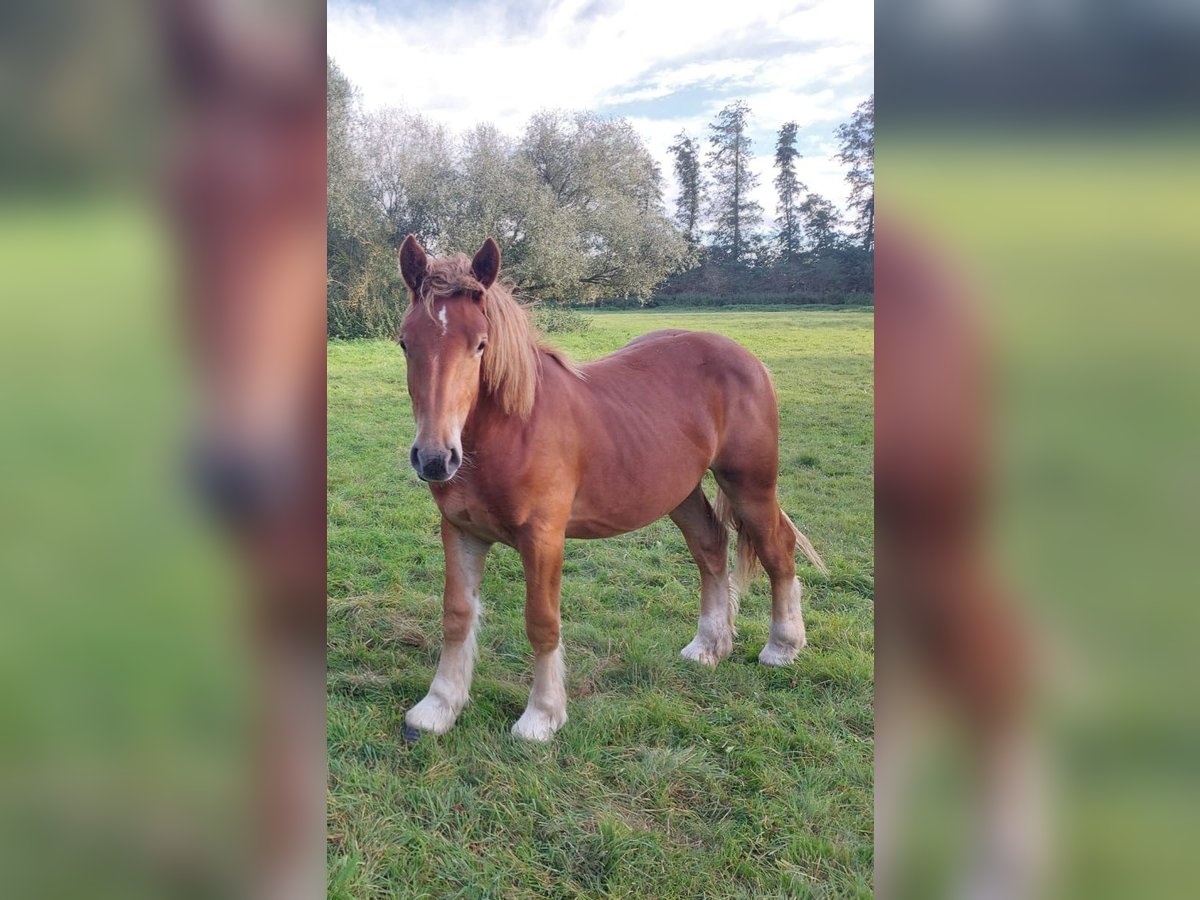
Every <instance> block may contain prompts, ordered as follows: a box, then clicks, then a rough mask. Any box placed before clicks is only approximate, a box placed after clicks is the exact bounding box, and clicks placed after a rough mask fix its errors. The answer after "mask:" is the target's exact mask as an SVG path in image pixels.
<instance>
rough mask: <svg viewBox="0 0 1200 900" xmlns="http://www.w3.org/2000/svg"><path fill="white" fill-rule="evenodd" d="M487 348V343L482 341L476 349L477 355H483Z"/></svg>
mask: <svg viewBox="0 0 1200 900" xmlns="http://www.w3.org/2000/svg"><path fill="white" fill-rule="evenodd" d="M486 346H487V341H480V342H479V346H478V347H476V348H475V352H476V353H482V352H483V348H484V347H486Z"/></svg>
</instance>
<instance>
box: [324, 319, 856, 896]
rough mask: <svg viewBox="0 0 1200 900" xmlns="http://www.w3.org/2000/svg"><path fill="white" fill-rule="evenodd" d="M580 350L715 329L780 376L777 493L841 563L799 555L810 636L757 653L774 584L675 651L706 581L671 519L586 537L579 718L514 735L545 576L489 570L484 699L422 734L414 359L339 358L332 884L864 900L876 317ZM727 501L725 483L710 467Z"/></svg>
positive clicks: (573, 654)
mask: <svg viewBox="0 0 1200 900" xmlns="http://www.w3.org/2000/svg"><path fill="white" fill-rule="evenodd" d="M587 317H588V319H589V321H590V323H591V327H590V329H589V330H588V331H586V332H582V333H570V334H557V335H554V336H553V343H555V344H556V345H557V346H559V347H562V348H563V349H565V350H567V351H568V352H570V353H571V354H572V355H573V356H574V357H575V358H577V359H580V360H587V359H591V358H594V357H596V356H600V355H603V354H604V353H608V352H610V351H612V350H614V349H616V348H618V347H620V346H622V345H623V344H625V343H626V342H627V341H628V340H629V339H631V338H632V337H634V336H636V335H638V334H642V333H645V332H647V331H653V330H655V329H658V328H668V327H671V328H689V329H694V330H709V331H717V332H720V333H722V334H725V335H728V336H729V337H731V338H733V339H735V340H738V341H740V342H741V343H743V344H744V345H745V346H746V347H748V348H749V349H750V350H752V351H753V352H755V353H756V354H757V355H758V356H759V358H760V359H762V360H763V361H764V362H765V363H766V364H767V366H768V367H769V368H770V370H771V372H772V375H773V376H774V379H775V385H776V390H777V392H778V395H779V400H780V411H781V420H782V423H781V424H782V429H781V430H782V438H781V445H782V446H781V472H780V499H781V503H782V505H783V508H784V509H785V510H786V511H787V512H788V513H789V514H790V515H791V516H792V518H793V519H794V521H795V522H796V524H797V525H798V526H799V527H800V528H801V530H803V531H804V532H805V533H806V534H807V535H808V536H809V537H810V538H811V539H812V541H813V544H814V545H815V546H816V548H817V550H818V552H820V553H821V555H822V556H823V557H824V559H825V562H826V563H827V564H828V565H829V567H830V570H831V575H830V577H829V578H825V577H823V576H821V575H820V574H819V573H817V572H816V570H814V569H813V568H812V567H811V566H809V565H807V564H804V565H801V566H800V568H799V574H800V577H801V580H802V581H803V582H804V585H805V618H806V622H807V626H808V640H809V644H808V648H807V649H806V650H805V651H803V652H802V653H801V655H800V657H799V659H798V660H797V661H796V662H795V663H794V664H793V665H791V666H787V667H784V668H781V669H768V668H764V667H762V666H759V665H758V664H757V662H756V656H757V654H758V651H759V650H760V649H761V647H762V645H763V643H764V642H765V641H766V638H767V626H768V622H769V609H770V594H769V590H768V587H767V581H766V579H765V578H764V577H762V576H761V575H760V577H759V578H758V579H756V581H755V583H754V587H753V590H751V591H750V592H749V594H748V595H747V596H746V597H744V598H743V601H742V612H741V615H740V617H739V620H738V632H739V633H738V637H737V638H735V641H734V651H733V655H732V656H731V657H730V658H729V659H728V660H726V661H725V662H723V663H722V664H721V665H720V666H719V667H718V668H717V669H716V670H715V671H713V670H709V669H706V668H703V667H700V666H698V665H696V664H694V663H691V662H688V661H687V660H684V659H682V658H680V656H679V650H680V649H681V648H682V647H683V646H684V645H685V644H687V643H688V641H690V640H691V638H692V636H693V635H694V633H695V626H696V616H697V614H698V611H699V576H698V573H697V570H696V567H695V564H694V563H693V561H692V558H691V556H690V555H689V554H688V551H687V548H686V546H685V544H684V541H683V538H682V536H681V535H680V533H679V531H678V530H677V529H676V528H675V526H674V525H673V524H672V523H671V522H670V521H669V520H667V519H663V520H661V521H659V522H656V523H655V524H653V525H651V526H650V527H648V528H646V529H643V530H642V531H639V532H636V533H634V534H630V535H626V536H624V537H619V538H612V539H609V540H606V541H592V542H584V541H568V543H567V551H566V562H565V566H564V570H563V588H562V616H563V632H562V633H563V645H564V649H565V659H566V665H567V684H568V693H569V706H568V711H569V714H570V721H569V722H568V723H567V724H566V725H565V726H564V728H563V729H562V730H561V731H560V732H559V734H558V735H557V737H556V738H555V740H554V741H553V742H552V743H551V744H549V745H547V746H541V745H530V744H527V743H525V742H522V741H520V740H518V739H517V738H514V737H513V736H512V735H511V734H510V728H511V727H512V724H513V722H514V721H515V720H516V719H517V717H518V716H519V715H520V714H521V711H522V710H523V708H524V705H525V700H526V696H527V693H528V687H529V679H530V675H531V665H532V653H531V651H530V648H529V644H528V642H527V640H526V638H525V628H524V619H523V612H522V610H523V603H524V581H523V577H522V572H521V565H520V560H519V558H518V557H517V554H516V552H515V551H513V550H511V549H509V548H506V547H501V546H497V547H495V548H493V550H492V553H491V555H490V556H489V559H488V568H487V574H486V576H485V578H484V583H483V590H482V601H483V620H482V626H481V629H480V632H479V647H480V658H479V663H478V665H477V668H476V675H475V681H474V685H473V688H472V700H471V703H470V704H469V705H468V706H467V707H466V709H465V710H464V711H463V713H462V715H461V716H460V717H459V720H458V724H457V725H456V726H455V727H454V728H453V729H452V730H451V731H450V732H449V733H448V734H446V735H444V736H442V737H433V736H430V735H426V736H424V737H422V739H421V741H420V742H419V743H417V744H415V745H412V746H407V745H405V744H404V743H403V741H402V740H401V737H400V732H401V729H402V727H403V717H404V713H405V711H406V710H407V709H408V708H409V707H410V706H412V705H413V704H414V703H415V702H416V701H417V700H419V699H420V698H421V697H422V696H423V695H424V693H425V691H426V689H427V688H428V686H429V681H430V679H431V678H432V676H433V671H434V668H435V666H436V663H437V655H438V649H439V646H440V630H441V625H440V622H441V599H440V598H441V586H442V550H441V544H440V541H439V538H438V532H437V529H438V521H439V516H438V512H437V508H436V506H435V505H434V503H433V500H432V498H431V497H430V496H429V492H428V490H427V489H426V487H425V486H424V485H422V484H421V483H420V482H419V481H418V480H417V479H416V476H415V475H414V474H413V472H412V470H411V469H410V468H409V467H408V463H407V458H406V457H407V452H408V447H409V444H410V443H411V441H412V437H413V425H412V413H411V408H410V406H409V401H408V396H407V393H406V391H405V373H404V360H403V357H402V356H401V354H400V352H399V350H398V348H397V347H395V345H393V344H392V343H390V342H387V341H355V342H333V343H331V344H330V345H329V357H328V359H329V375H328V390H329V501H328V502H329V507H328V514H329V520H328V527H329V657H328V666H329V705H328V718H329V724H328V742H329V746H328V750H329V835H328V853H329V869H328V872H329V895H330V896H331V897H334V898H339V897H340V898H373V897H392V896H404V897H422V896H424V897H451V896H455V897H492V896H532V895H536V896H553V897H596V896H612V897H698V896H754V897H783V896H786V897H809V896H811V897H848V896H869V895H870V894H871V873H872V859H873V852H872V815H873V813H872V806H873V804H872V765H873V744H874V723H873V688H874V679H873V664H872V660H873V657H872V652H873V641H874V639H873V606H872V596H873V585H874V580H873V576H874V570H873V549H872V548H873V502H872V460H873V428H872V411H873V402H872V395H873V391H872V352H873V333H872V322H873V319H872V314H871V312H870V310H863V309H861V308H860V309H852V308H847V309H836V310H830V309H822V310H805V309H794V310H787V311H769V312H768V311H726V312H712V311H685V310H671V311H669V312H667V311H663V312H659V311H631V312H598V313H591V314H588V316H587ZM708 493H709V496H710V497H711V495H712V484H711V476H710V477H709V479H708Z"/></svg>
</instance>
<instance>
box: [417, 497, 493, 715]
mask: <svg viewBox="0 0 1200 900" xmlns="http://www.w3.org/2000/svg"><path fill="white" fill-rule="evenodd" d="M442 547H443V548H444V550H445V552H446V590H445V594H444V598H443V603H442V658H441V660H440V661H439V662H438V668H437V674H436V675H434V676H433V684H431V685H430V686H429V693H428V694H426V695H425V699H423V700H422V701H421V702H420V703H418V704H417V705H416V706H414V707H413V708H412V709H410V710H409V711H408V715H406V716H405V717H404V721H405V723H406V724H407V726H408V729H416V730H418V731H432V732H433V733H434V734H442V733H443V732H446V731H448V730H449V729H450V726H451V725H453V724H454V720H455V719H456V718H457V717H458V714H459V712H460V711H461V710H462V708H463V707H464V706H465V705H466V703H467V698H468V695H469V693H470V690H471V674H472V672H473V671H474V668H475V627H476V625H478V623H479V583H480V581H482V579H483V563H484V560H485V559H486V558H487V552H488V548H489V547H490V545H489V544H488V543H486V542H485V541H481V540H479V539H478V538H476V537H473V536H472V535H469V534H467V533H465V532H463V531H460V530H459V529H458V528H456V527H455V526H454V525H452V524H451V523H450V522H448V521H447V520H446V519H442ZM406 731H407V730H406ZM406 736H407V737H410V738H411V737H414V736H415V735H411V734H406Z"/></svg>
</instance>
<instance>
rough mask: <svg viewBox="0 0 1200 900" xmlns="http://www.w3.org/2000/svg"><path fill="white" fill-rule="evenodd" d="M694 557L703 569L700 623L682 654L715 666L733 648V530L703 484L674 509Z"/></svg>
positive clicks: (672, 512)
mask: <svg viewBox="0 0 1200 900" xmlns="http://www.w3.org/2000/svg"><path fill="white" fill-rule="evenodd" d="M671 521H672V522H674V523H675V524H676V525H678V526H679V530H680V531H682V532H683V537H684V540H686V541H687V545H688V549H689V550H690V551H691V552H692V558H693V559H695V560H696V565H697V566H698V567H699V569H700V623H699V625H698V626H697V628H696V637H695V639H693V640H692V642H691V643H690V644H688V645H687V646H686V647H684V648H683V650H682V651H681V652H680V655H681V656H683V657H684V658H685V659H692V660H695V661H696V662H700V663H704V664H705V665H706V666H715V665H716V664H717V663H719V662H720V661H721V660H723V659H724V658H725V657H727V656H728V655H729V654H730V652H731V651H732V650H733V620H734V616H735V615H736V610H735V609H734V608H733V606H732V604H731V603H730V599H731V598H730V594H729V573H728V571H727V556H728V552H729V534H728V532H727V531H726V530H725V526H724V525H722V524H721V522H720V520H719V519H718V518H717V516H716V514H715V513H714V512H713V508H712V507H711V506H710V505H709V503H708V498H707V497H705V496H704V490H703V488H702V487H701V486H700V485H696V489H695V490H694V491H692V492H691V493H690V494H688V498H687V499H686V500H684V501H683V502H682V503H680V504H679V506H677V507H675V509H673V510H672V511H671Z"/></svg>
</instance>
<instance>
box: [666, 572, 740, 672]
mask: <svg viewBox="0 0 1200 900" xmlns="http://www.w3.org/2000/svg"><path fill="white" fill-rule="evenodd" d="M732 652H733V623H732V622H730V609H729V575H728V574H725V575H722V576H721V577H720V578H719V579H718V580H717V581H716V582H715V583H710V584H705V585H703V586H702V587H701V596H700V624H699V625H698V626H697V628H696V637H695V638H693V639H692V642H691V643H690V644H688V645H687V646H686V647H684V648H683V649H682V650H680V651H679V655H680V656H682V657H683V658H684V659H690V660H692V661H694V662H698V663H702V664H703V665H706V666H716V664H717V663H719V662H720V661H721V660H723V659H724V658H725V657H727V656H728V655H729V654H730V653H732Z"/></svg>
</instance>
